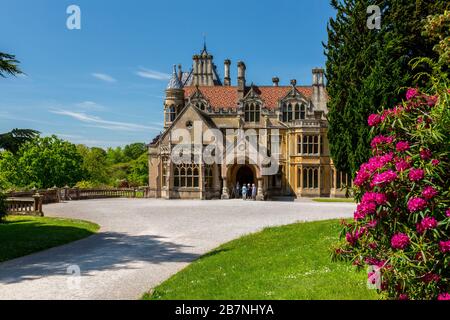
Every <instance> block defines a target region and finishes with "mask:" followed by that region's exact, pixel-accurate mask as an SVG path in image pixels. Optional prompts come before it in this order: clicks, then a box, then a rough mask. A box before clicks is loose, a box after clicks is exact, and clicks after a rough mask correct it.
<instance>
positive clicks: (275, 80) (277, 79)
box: [272, 77, 280, 87]
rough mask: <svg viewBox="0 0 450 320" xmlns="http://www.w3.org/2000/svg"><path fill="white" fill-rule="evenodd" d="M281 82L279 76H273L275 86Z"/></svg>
mask: <svg viewBox="0 0 450 320" xmlns="http://www.w3.org/2000/svg"><path fill="white" fill-rule="evenodd" d="M279 82H280V79H279V78H278V77H273V78H272V83H273V86H274V87H278V83H279Z"/></svg>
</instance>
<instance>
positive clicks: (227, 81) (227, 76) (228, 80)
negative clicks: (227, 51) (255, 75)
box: [223, 59, 231, 86]
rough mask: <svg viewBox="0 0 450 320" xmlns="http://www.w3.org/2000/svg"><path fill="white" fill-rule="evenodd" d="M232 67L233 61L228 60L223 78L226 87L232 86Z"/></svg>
mask: <svg viewBox="0 0 450 320" xmlns="http://www.w3.org/2000/svg"><path fill="white" fill-rule="evenodd" d="M230 65H231V61H230V60H229V59H226V60H225V61H224V63H223V66H224V68H225V73H224V78H223V85H224V86H231V78H230Z"/></svg>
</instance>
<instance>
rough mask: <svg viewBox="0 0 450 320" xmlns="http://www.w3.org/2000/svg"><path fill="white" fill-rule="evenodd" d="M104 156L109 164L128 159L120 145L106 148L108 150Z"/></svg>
mask: <svg viewBox="0 0 450 320" xmlns="http://www.w3.org/2000/svg"><path fill="white" fill-rule="evenodd" d="M106 158H107V161H108V164H109V165H113V164H118V163H124V162H128V161H130V158H128V157H127V156H126V155H125V154H124V152H123V149H122V148H121V147H117V148H108V150H107V151H106Z"/></svg>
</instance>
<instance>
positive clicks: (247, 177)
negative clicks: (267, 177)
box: [235, 166, 256, 186]
mask: <svg viewBox="0 0 450 320" xmlns="http://www.w3.org/2000/svg"><path fill="white" fill-rule="evenodd" d="M238 182H239V185H240V186H242V185H243V184H244V183H245V184H248V183H250V184H253V183H255V184H256V179H255V175H254V172H253V170H252V168H250V167H249V166H242V167H240V168H239V169H238V170H237V172H236V178H235V183H238Z"/></svg>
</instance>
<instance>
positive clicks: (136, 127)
mask: <svg viewBox="0 0 450 320" xmlns="http://www.w3.org/2000/svg"><path fill="white" fill-rule="evenodd" d="M50 112H51V113H54V114H58V115H63V116H68V117H71V118H73V119H76V120H78V121H81V122H84V123H87V124H89V125H88V126H89V127H94V128H102V129H108V130H121V131H148V130H152V131H161V127H156V126H155V127H151V126H145V125H141V124H137V123H130V122H121V121H110V120H105V119H102V118H100V117H97V116H92V115H88V114H86V113H84V112H73V111H69V110H50Z"/></svg>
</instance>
